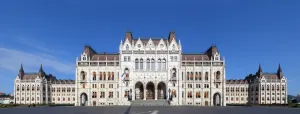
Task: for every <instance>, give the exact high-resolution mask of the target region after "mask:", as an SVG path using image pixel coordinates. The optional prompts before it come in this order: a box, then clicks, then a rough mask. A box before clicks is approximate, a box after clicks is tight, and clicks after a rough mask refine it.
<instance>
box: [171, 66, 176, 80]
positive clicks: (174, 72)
mask: <svg viewBox="0 0 300 114" xmlns="http://www.w3.org/2000/svg"><path fill="white" fill-rule="evenodd" d="M172 77H173V78H174V77H176V68H173V69H172Z"/></svg>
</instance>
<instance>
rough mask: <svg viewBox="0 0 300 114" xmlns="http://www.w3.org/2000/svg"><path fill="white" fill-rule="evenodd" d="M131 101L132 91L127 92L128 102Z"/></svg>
mask: <svg viewBox="0 0 300 114" xmlns="http://www.w3.org/2000/svg"><path fill="white" fill-rule="evenodd" d="M131 100H132V89H130V90H129V95H128V101H131Z"/></svg>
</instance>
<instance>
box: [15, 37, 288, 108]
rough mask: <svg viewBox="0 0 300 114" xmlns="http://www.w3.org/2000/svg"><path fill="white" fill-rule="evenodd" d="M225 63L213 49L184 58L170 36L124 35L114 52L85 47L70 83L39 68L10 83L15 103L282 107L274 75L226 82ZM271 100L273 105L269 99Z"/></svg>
mask: <svg viewBox="0 0 300 114" xmlns="http://www.w3.org/2000/svg"><path fill="white" fill-rule="evenodd" d="M225 71H226V67H225V58H224V57H221V54H220V52H219V51H218V49H217V47H216V46H210V47H209V48H208V49H207V50H206V51H205V52H204V53H183V50H182V46H181V43H180V40H177V38H176V35H175V33H174V32H170V34H169V36H168V37H167V38H151V37H149V38H133V36H132V33H131V32H127V33H126V35H125V38H124V42H123V41H122V40H121V42H120V45H119V52H118V53H97V52H96V51H95V50H94V49H93V48H92V47H91V46H88V45H86V46H84V49H83V51H82V53H81V55H80V57H79V58H77V59H76V70H75V80H57V79H56V77H55V76H52V75H51V74H49V75H47V74H46V73H45V72H44V71H43V69H42V66H41V68H40V71H39V72H38V73H24V70H23V67H22V66H21V69H20V71H19V74H18V76H17V77H16V79H15V87H14V94H15V102H16V103H17V104H33V103H34V104H41V103H55V104H75V105H76V106H107V105H130V104H131V101H134V100H161V99H164V100H167V101H169V102H170V104H171V105H197V106H226V104H247V103H253V104H273V103H277V104H284V103H287V99H286V98H287V89H286V86H287V82H286V78H285V77H284V76H283V73H282V70H281V68H280V67H279V68H278V71H277V73H275V74H274V73H273V74H270V73H263V72H262V70H261V67H260V68H259V71H258V72H257V73H256V74H255V75H249V76H247V77H246V78H245V79H243V80H226V72H225ZM273 99H274V100H273Z"/></svg>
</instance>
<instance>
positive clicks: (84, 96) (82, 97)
mask: <svg viewBox="0 0 300 114" xmlns="http://www.w3.org/2000/svg"><path fill="white" fill-rule="evenodd" d="M87 101H88V97H87V94H86V93H81V95H80V105H81V106H87Z"/></svg>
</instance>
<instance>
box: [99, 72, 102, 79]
mask: <svg viewBox="0 0 300 114" xmlns="http://www.w3.org/2000/svg"><path fill="white" fill-rule="evenodd" d="M102 79H103V77H102V72H100V76H99V80H102Z"/></svg>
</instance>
